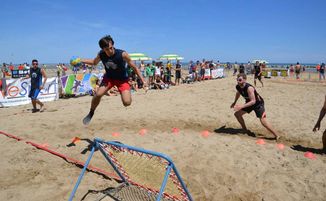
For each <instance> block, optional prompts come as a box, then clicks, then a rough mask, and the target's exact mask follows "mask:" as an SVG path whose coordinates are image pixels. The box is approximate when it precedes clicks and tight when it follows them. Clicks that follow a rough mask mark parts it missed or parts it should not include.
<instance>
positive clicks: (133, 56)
mask: <svg viewBox="0 0 326 201" xmlns="http://www.w3.org/2000/svg"><path fill="white" fill-rule="evenodd" d="M129 57H130V58H131V60H133V61H148V60H152V58H150V57H148V56H146V55H145V54H143V53H130V54H129Z"/></svg>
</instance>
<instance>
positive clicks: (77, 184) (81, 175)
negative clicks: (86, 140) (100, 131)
mask: <svg viewBox="0 0 326 201" xmlns="http://www.w3.org/2000/svg"><path fill="white" fill-rule="evenodd" d="M95 149H96V145H93V146H92V151H91V153H90V154H89V156H88V159H87V161H86V163H85V165H84V168H83V170H82V172H81V173H80V175H79V177H78V180H77V183H76V185H75V187H74V190H73V191H72V192H71V194H70V197H69V201H72V199H73V198H74V196H75V193H76V191H77V188H78V186H79V184H80V182H81V180H82V178H83V176H84V174H85V171H86V169H87V167H88V165H89V163H90V162H91V159H92V157H93V154H94V152H95Z"/></svg>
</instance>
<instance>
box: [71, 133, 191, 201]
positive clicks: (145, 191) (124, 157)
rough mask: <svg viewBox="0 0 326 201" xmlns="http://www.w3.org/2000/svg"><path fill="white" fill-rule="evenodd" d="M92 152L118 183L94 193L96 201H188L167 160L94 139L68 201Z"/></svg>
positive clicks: (161, 155)
mask: <svg viewBox="0 0 326 201" xmlns="http://www.w3.org/2000/svg"><path fill="white" fill-rule="evenodd" d="M96 150H99V151H100V152H101V153H102V155H103V156H104V158H105V159H106V161H107V162H108V163H109V165H110V166H111V167H112V168H113V169H114V171H115V173H116V174H117V177H118V178H120V180H121V181H122V184H121V185H120V186H118V187H115V188H114V187H109V188H107V189H106V190H103V191H98V193H99V196H98V197H97V199H96V200H104V198H105V200H119V201H122V200H124V201H129V200H130V201H136V200H137V201H160V200H162V201H192V197H191V196H190V194H189V192H188V190H187V188H186V185H185V184H184V182H183V180H182V178H181V176H180V174H179V173H178V171H177V168H176V166H175V165H174V163H173V162H172V160H171V159H170V158H169V157H168V156H166V155H164V154H161V153H158V152H153V151H149V150H145V149H142V148H137V147H132V146H128V145H125V144H122V143H120V142H116V141H108V142H105V141H103V140H101V139H98V138H96V139H94V143H93V145H92V148H91V153H90V154H89V157H88V159H87V161H86V163H85V165H84V168H83V170H82V172H81V173H80V175H79V178H78V180H77V183H76V185H75V187H74V189H73V191H72V192H71V194H70V197H69V201H72V200H73V198H74V196H75V194H76V191H77V189H78V186H79V184H80V183H81V180H82V178H83V176H84V173H85V171H86V169H87V166H88V165H89V163H90V161H91V158H92V156H93V154H94V152H95V151H96ZM85 196H86V195H85ZM85 196H84V198H85ZM84 198H83V200H84ZM87 200H89V199H87Z"/></svg>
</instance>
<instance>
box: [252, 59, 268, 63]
mask: <svg viewBox="0 0 326 201" xmlns="http://www.w3.org/2000/svg"><path fill="white" fill-rule="evenodd" d="M257 61H258V62H259V63H261V64H262V63H265V64H268V62H267V61H266V60H262V59H254V60H252V61H251V63H256V62H257Z"/></svg>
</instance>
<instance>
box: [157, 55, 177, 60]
mask: <svg viewBox="0 0 326 201" xmlns="http://www.w3.org/2000/svg"><path fill="white" fill-rule="evenodd" d="M158 59H159V60H168V61H169V60H182V59H183V57H181V56H179V55H177V54H164V55H162V56H160V58H158Z"/></svg>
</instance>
